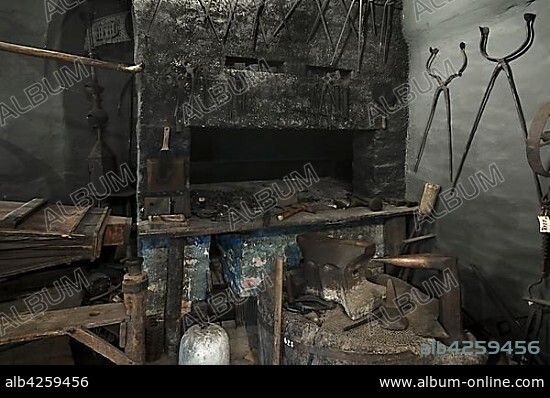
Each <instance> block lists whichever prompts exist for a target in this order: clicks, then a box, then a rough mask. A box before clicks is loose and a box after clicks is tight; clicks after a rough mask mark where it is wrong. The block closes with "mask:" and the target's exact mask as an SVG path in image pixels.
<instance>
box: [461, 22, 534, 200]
mask: <svg viewBox="0 0 550 398" xmlns="http://www.w3.org/2000/svg"><path fill="white" fill-rule="evenodd" d="M523 17H524V19H525V21H526V23H527V38H526V39H525V41H524V42H523V44H522V45H521V46H520V47H519V48H518V49H517V50H516V51H514V52H512V53H510V54H509V55H507V56H505V57H503V58H493V57H490V56H489V55H488V54H487V42H488V41H489V28H488V27H480V28H479V29H480V31H481V43H480V51H481V55H483V56H484V57H485V58H486V59H488V60H489V61H491V62H495V63H496V64H497V66H496V67H495V70H494V71H493V75H492V76H491V80H489V85H488V87H487V90H486V91H485V94H484V95H483V100H482V101H481V105H480V107H479V111H478V113H477V116H476V119H475V121H474V125H473V127H472V131H471V132H470V136H469V137H468V141H467V143H466V148H465V150H464V154H463V155H462V159H461V161H460V166H459V167H458V172H457V174H456V176H455V178H454V181H453V188H456V185H457V184H458V181H459V180H460V176H461V174H462V170H463V168H464V164H465V163H466V159H467V157H468V154H469V152H470V148H471V146H472V142H473V141H474V137H475V134H476V132H477V130H478V127H479V124H480V122H481V118H482V116H483V113H484V111H485V108H486V107H487V103H488V102H489V98H490V96H491V93H492V91H493V88H494V87H495V83H496V80H497V78H498V76H499V75H500V73H501V72H502V71H504V73H505V74H506V77H507V78H508V83H509V85H510V89H511V90H512V96H513V98H514V102H515V104H516V111H517V113H518V117H519V121H520V124H521V129H522V131H523V135H524V136H523V138H524V139H527V138H528V135H529V134H528V131H527V123H526V121H525V114H524V113H523V108H522V106H521V100H520V98H519V93H518V90H517V87H516V83H515V81H514V75H513V74H512V68H511V67H510V63H511V62H513V61H515V60H516V59H518V58H520V57H521V56H522V55H524V54H525V53H526V52H527V51H529V49H530V48H531V46H532V45H533V43H534V41H535V18H536V15H535V14H525V15H524V16H523ZM533 176H534V178H535V185H536V188H537V193H538V196H539V200H541V199H542V188H541V184H540V180H539V177H538V176H537V174H536V173H535V172H533Z"/></svg>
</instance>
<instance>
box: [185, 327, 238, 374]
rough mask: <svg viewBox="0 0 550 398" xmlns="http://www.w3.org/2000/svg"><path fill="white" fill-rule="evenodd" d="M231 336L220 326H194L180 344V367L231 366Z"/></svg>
mask: <svg viewBox="0 0 550 398" xmlns="http://www.w3.org/2000/svg"><path fill="white" fill-rule="evenodd" d="M229 355H230V348H229V336H228V335H227V332H226V331H225V330H224V329H223V328H222V327H221V326H218V325H214V324H208V325H202V326H199V325H194V326H192V327H190V328H189V329H188V330H187V332H185V334H184V335H183V337H182V338H181V342H180V353H179V364H180V365H229V358H230V357H229Z"/></svg>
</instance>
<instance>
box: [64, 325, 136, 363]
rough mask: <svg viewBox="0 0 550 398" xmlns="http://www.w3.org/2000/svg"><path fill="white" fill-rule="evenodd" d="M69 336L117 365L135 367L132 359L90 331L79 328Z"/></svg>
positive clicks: (69, 332)
mask: <svg viewBox="0 0 550 398" xmlns="http://www.w3.org/2000/svg"><path fill="white" fill-rule="evenodd" d="M67 334H68V335H69V336H71V337H72V338H73V339H75V340H77V341H80V342H81V343H82V344H84V345H85V346H87V347H90V348H91V349H92V350H94V351H95V352H97V353H98V354H101V355H103V356H104V357H105V358H107V359H108V360H109V361H111V362H113V363H115V364H116V365H135V363H134V362H133V361H132V360H130V358H128V357H127V356H126V355H125V354H124V353H123V352H122V351H120V350H119V349H118V348H116V347H114V346H113V345H111V344H109V343H107V342H106V341H105V340H103V339H102V338H100V337H99V336H97V335H95V334H93V333H92V332H90V331H89V330H85V329H83V328H77V329H74V330H70V331H68V332H67Z"/></svg>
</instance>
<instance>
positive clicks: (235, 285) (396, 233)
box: [138, 205, 417, 354]
mask: <svg viewBox="0 0 550 398" xmlns="http://www.w3.org/2000/svg"><path fill="white" fill-rule="evenodd" d="M416 209H417V208H416V207H395V206H389V205H386V206H385V207H384V209H383V210H382V211H378V212H374V211H371V210H369V209H368V208H362V207H361V208H359V207H358V208H350V209H342V210H338V209H328V210H324V211H318V212H317V213H316V214H310V213H300V214H297V215H295V216H293V217H292V218H289V219H287V220H284V221H278V220H277V219H274V220H273V221H271V222H270V223H269V225H268V226H266V225H265V223H264V220H263V219H262V217H258V218H256V219H254V220H252V221H251V222H248V223H239V224H237V225H234V226H233V229H232V228H231V225H230V224H229V222H228V221H212V220H210V219H200V218H196V217H193V218H191V219H189V220H188V221H187V222H185V223H182V222H151V221H142V222H140V223H139V226H138V230H139V239H140V251H141V256H143V258H144V271H145V272H147V274H148V275H149V281H150V283H149V291H148V302H147V315H148V317H149V318H150V319H154V321H155V323H156V324H163V325H164V332H165V336H166V337H165V338H166V344H167V347H168V350H169V352H171V353H172V354H173V353H175V352H177V346H178V343H179V319H180V317H181V312H182V303H184V305H186V304H185V303H189V302H191V301H199V300H205V299H207V290H208V286H209V285H208V283H209V282H208V279H209V267H210V252H211V247H212V245H213V244H214V245H216V248H217V249H219V250H220V252H221V253H222V262H223V265H224V274H225V276H226V278H227V279H228V282H229V284H230V286H231V289H232V291H233V292H234V293H235V294H236V295H237V296H238V297H248V296H251V295H254V289H255V288H257V287H258V286H259V285H260V283H261V281H262V279H263V276H264V275H265V274H266V272H267V271H269V270H270V268H271V266H272V265H273V263H274V258H275V257H277V256H283V257H284V258H285V261H286V265H287V266H294V265H297V264H298V263H299V262H300V260H301V253H300V250H299V248H298V245H297V243H296V236H297V235H299V234H302V233H306V232H315V231H322V232H326V233H327V234H331V235H333V236H337V237H341V238H349V239H365V240H370V241H372V242H373V243H375V244H376V255H377V256H384V255H395V254H398V252H399V250H400V249H401V245H402V241H403V240H404V239H406V230H407V218H410V217H411V216H412V215H413V214H414V212H415V211H416Z"/></svg>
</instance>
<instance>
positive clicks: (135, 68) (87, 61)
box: [0, 41, 143, 73]
mask: <svg viewBox="0 0 550 398" xmlns="http://www.w3.org/2000/svg"><path fill="white" fill-rule="evenodd" d="M0 51H6V52H9V53H14V54H21V55H27V56H29V57H36V58H45V59H53V60H56V61H61V62H69V63H74V62H80V63H82V64H84V65H87V66H91V67H94V68H101V69H109V70H114V71H117V72H124V73H141V72H142V71H143V64H139V65H124V64H116V63H113V62H107V61H101V60H98V59H93V58H88V57H82V56H80V55H74V54H69V53H63V52H59V51H52V50H45V49H42V48H36V47H29V46H21V45H19V44H13V43H7V42H2V41H0Z"/></svg>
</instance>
